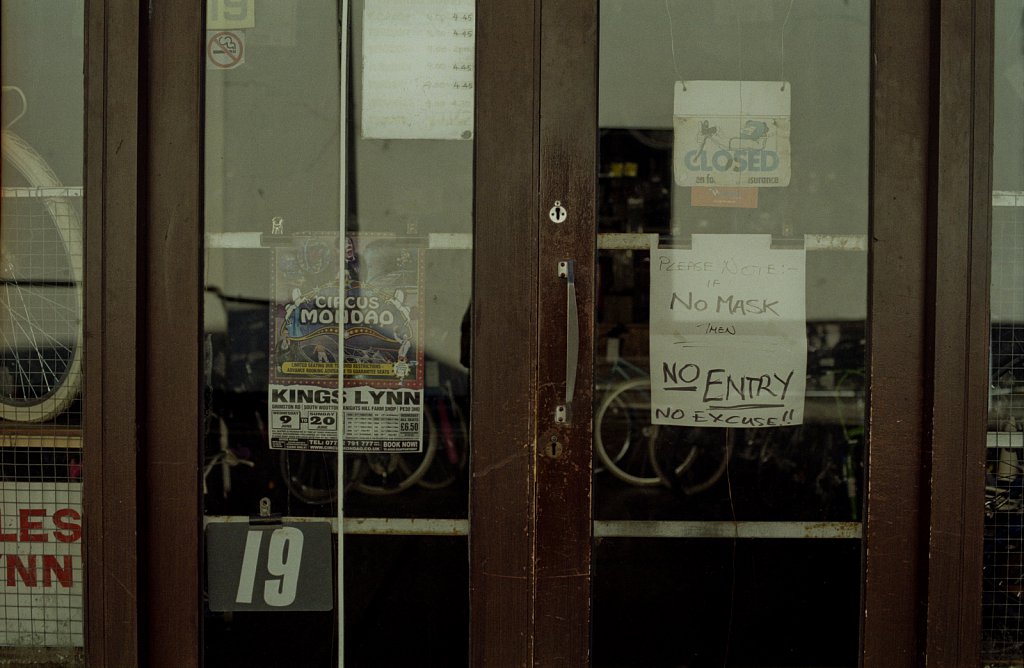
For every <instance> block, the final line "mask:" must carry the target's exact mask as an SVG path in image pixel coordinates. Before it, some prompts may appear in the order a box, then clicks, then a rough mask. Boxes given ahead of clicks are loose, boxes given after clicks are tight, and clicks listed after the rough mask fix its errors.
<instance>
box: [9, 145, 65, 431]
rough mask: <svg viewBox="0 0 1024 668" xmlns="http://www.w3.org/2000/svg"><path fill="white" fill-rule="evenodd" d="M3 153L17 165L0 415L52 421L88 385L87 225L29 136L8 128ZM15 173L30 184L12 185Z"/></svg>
mask: <svg viewBox="0 0 1024 668" xmlns="http://www.w3.org/2000/svg"><path fill="white" fill-rule="evenodd" d="M0 153H2V154H3V159H4V161H5V162H6V163H7V164H8V165H10V166H11V167H12V168H13V170H6V169H5V170H4V184H3V185H4V189H3V194H4V196H3V208H4V212H3V220H4V225H3V228H2V234H3V238H2V242H0V249H2V252H3V259H2V261H0V278H2V285H3V290H2V291H0V293H2V296H0V310H2V311H3V312H4V320H0V418H2V419H4V420H8V421H12V422H44V421H47V420H50V419H52V418H54V417H56V416H57V415H59V414H61V413H63V412H64V411H65V410H66V409H67V408H68V407H69V406H70V405H71V403H72V402H73V401H74V400H75V398H76V397H77V396H78V394H79V390H80V389H81V383H82V377H81V376H82V374H81V362H82V359H81V358H82V350H81V348H82V345H81V344H82V224H81V219H80V217H79V214H78V212H77V211H76V209H75V207H74V206H73V205H72V204H71V202H70V201H69V198H68V197H67V196H62V195H59V194H55V192H54V191H57V192H59V191H60V190H61V189H62V188H63V187H64V186H63V184H62V183H61V182H60V180H59V179H58V178H57V176H56V175H55V174H54V173H53V170H51V169H50V167H49V166H48V165H47V164H46V161H45V160H44V159H43V157H42V156H40V155H39V153H37V152H36V151H35V149H33V148H32V147H31V146H30V145H29V144H28V143H27V142H25V140H23V139H22V138H20V137H18V136H17V135H16V134H14V133H13V132H11V131H10V130H8V129H4V130H3V134H2V144H0ZM11 172H15V173H16V174H17V175H18V176H20V177H21V179H22V180H24V182H25V185H23V186H19V185H9V179H10V177H11V176H12V174H11ZM23 200H24V201H23ZM32 202H40V206H39V207H38V208H39V209H41V211H40V210H38V209H37V212H36V213H29V214H25V213H23V212H22V211H21V205H25V204H31V203H32ZM68 288H69V289H68ZM62 289H63V290H62ZM58 326H59V327H60V331H58Z"/></svg>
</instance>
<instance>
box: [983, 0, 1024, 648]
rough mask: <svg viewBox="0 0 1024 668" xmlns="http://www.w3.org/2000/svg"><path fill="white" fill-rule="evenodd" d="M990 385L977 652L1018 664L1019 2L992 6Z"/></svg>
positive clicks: (1021, 371)
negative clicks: (980, 625)
mask: <svg viewBox="0 0 1024 668" xmlns="http://www.w3.org/2000/svg"><path fill="white" fill-rule="evenodd" d="M994 42H995V54H994V55H995V72H994V75H995V76H994V90H995V105H994V115H993V120H994V128H993V134H994V142H993V155H992V188H993V193H992V293H991V317H992V322H991V336H992V339H991V344H992V346H991V368H990V372H991V378H990V380H991V384H990V390H989V420H988V439H987V445H988V448H987V452H988V468H987V475H986V480H985V491H986V499H985V511H986V512H985V544H984V564H985V566H984V567H985V571H984V572H985V577H984V585H983V586H984V589H983V592H984V593H983V602H982V610H983V622H984V623H983V626H984V632H983V636H982V653H983V656H984V658H985V659H986V660H991V661H999V662H1000V663H1002V662H1003V661H1006V662H1020V661H1021V660H1022V659H1024V603H1022V600H1021V585H1022V583H1024V565H1022V562H1021V559H1020V555H1021V553H1022V551H1024V538H1022V532H1021V529H1022V527H1024V522H1022V518H1024V515H1022V512H1024V504H1022V494H1021V482H1022V481H1024V477H1022V475H1021V473H1022V469H1021V465H1022V461H1024V459H1022V453H1024V449H1022V448H1024V440H1022V437H1024V434H1022V433H1021V429H1022V427H1024V127H1022V126H1021V119H1022V118H1024V3H1022V2H1020V0H1000V1H999V2H997V3H995V40H994Z"/></svg>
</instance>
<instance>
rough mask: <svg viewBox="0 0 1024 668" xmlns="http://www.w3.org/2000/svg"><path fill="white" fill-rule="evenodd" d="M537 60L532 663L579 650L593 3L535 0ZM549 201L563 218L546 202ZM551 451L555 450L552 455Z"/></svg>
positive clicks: (593, 150)
mask: <svg viewBox="0 0 1024 668" xmlns="http://www.w3.org/2000/svg"><path fill="white" fill-rule="evenodd" d="M542 7H543V11H542V17H541V19H542V27H541V54H542V57H541V69H540V93H541V109H540V202H539V211H538V216H539V217H540V221H541V222H540V230H539V232H540V267H539V270H538V271H539V274H538V282H539V291H540V303H539V315H540V318H539V323H538V327H539V330H538V334H539V337H540V342H539V368H538V372H539V374H538V386H537V388H538V389H537V392H538V397H537V424H538V425H539V427H538V434H539V442H538V444H537V458H536V466H537V556H536V562H535V569H536V577H537V584H536V606H537V607H536V615H535V619H534V624H533V633H534V643H535V647H536V654H535V657H534V665H536V666H585V665H588V663H589V657H590V644H591V643H590V633H589V631H590V591H591V590H590V574H591V546H592V535H591V533H592V532H591V527H592V526H593V524H592V522H591V497H592V489H591V480H592V475H591V461H592V454H591V453H592V450H591V447H592V446H591V444H592V443H593V431H592V415H591V413H592V399H593V385H594V379H593V349H594V341H593V333H594V303H595V300H594V284H595V281H594V271H595V264H596V239H597V235H596V232H597V224H596V210H595V207H596V201H597V195H596V187H597V183H596V175H597V3H595V2H593V1H592V0H556V1H548V2H544V3H543V5H542ZM556 201H558V202H561V205H562V206H563V207H564V208H565V209H566V210H567V212H568V218H567V219H566V220H565V222H563V223H558V224H556V223H553V222H552V221H551V220H550V218H549V217H548V211H549V210H550V208H551V207H552V206H553V205H554V203H555V202H556ZM562 260H571V261H572V262H573V263H574V274H575V284H576V285H575V292H576V299H577V316H578V322H579V336H578V340H577V341H576V342H575V343H576V344H578V346H579V354H578V359H577V363H578V366H577V373H576V378H575V394H574V396H573V397H572V403H571V405H570V412H569V419H568V421H567V422H565V423H558V422H556V418H555V409H556V407H557V406H559V405H561V404H564V403H565V387H566V382H567V378H566V367H567V352H566V348H567V345H569V344H570V343H573V342H570V341H567V340H566V338H567V335H566V318H567V316H569V315H570V314H569V313H568V312H567V303H568V296H567V289H566V288H567V284H566V280H565V279H563V278H559V276H558V263H559V262H560V261H562ZM553 453H554V454H553Z"/></svg>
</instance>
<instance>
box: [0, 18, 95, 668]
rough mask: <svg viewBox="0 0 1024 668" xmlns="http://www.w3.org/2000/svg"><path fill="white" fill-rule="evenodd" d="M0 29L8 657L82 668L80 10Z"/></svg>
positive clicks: (0, 496) (2, 607)
mask: <svg viewBox="0 0 1024 668" xmlns="http://www.w3.org/2000/svg"><path fill="white" fill-rule="evenodd" d="M0 31H2V34H0V64H2V76H0V80H2V84H3V98H2V108H0V119H2V123H3V136H2V153H3V167H2V170H0V173H2V180H3V183H2V186H3V189H2V204H3V209H2V213H0V517H2V518H3V521H2V526H0V542H3V544H4V546H5V549H4V553H5V557H4V563H3V572H2V575H0V581H3V582H5V583H6V586H5V587H3V588H2V590H0V619H2V620H3V624H0V654H2V655H3V656H4V658H5V659H7V660H9V661H11V662H13V663H16V664H29V663H47V664H52V665H65V666H74V665H82V664H83V661H84V655H83V645H84V629H83V615H84V610H83V608H84V600H83V592H84V582H83V580H84V578H83V576H84V568H83V561H82V522H83V517H82V402H81V396H82V366H81V362H82V347H83V339H82V320H83V318H82V281H83V275H82V234H83V224H84V223H83V218H82V217H83V208H82V195H83V187H82V165H83V154H84V120H83V112H82V110H83V107H84V79H83V76H82V72H83V67H84V58H85V43H84V42H85V40H84V3H82V2H56V1H41V2H28V1H13V2H4V3H3V5H2V6H0ZM55 34H59V35H61V39H60V40H54V39H53V35H55Z"/></svg>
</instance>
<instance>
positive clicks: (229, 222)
mask: <svg viewBox="0 0 1024 668" xmlns="http://www.w3.org/2000/svg"><path fill="white" fill-rule="evenodd" d="M455 4H459V6H460V8H461V7H462V5H464V4H465V3H461V4H460V3H455ZM346 11H347V14H346V13H345V12H346ZM421 11H422V10H420V9H416V8H415V7H413V6H411V5H409V6H407V5H402V6H401V7H395V6H387V5H385V4H381V3H372V2H371V3H369V4H364V3H363V2H351V3H347V5H346V4H342V3H336V2H331V1H316V2H301V3H300V2H269V1H263V0H255V2H248V3H246V2H228V1H226V0H224V1H222V2H219V3H211V4H210V6H209V7H208V23H210V25H209V28H210V29H209V30H208V32H207V69H206V144H205V153H206V173H205V180H206V181H205V185H206V233H207V235H206V286H207V289H206V309H205V344H206V381H207V392H206V395H205V396H204V398H203V400H204V402H205V408H206V426H207V437H206V443H205V444H204V449H205V458H206V467H205V470H204V471H203V475H204V482H205V485H204V490H205V493H204V507H205V514H206V520H207V539H208V544H210V543H209V541H211V535H212V534H211V531H213V532H216V533H218V534H219V533H221V532H224V534H225V536H226V537H222V536H220V535H218V536H216V537H215V538H216V540H217V541H219V542H217V545H220V546H226V547H221V548H220V551H221V553H219V554H217V555H214V554H208V555H207V568H208V570H207V576H208V580H210V584H209V586H208V593H209V594H211V595H215V598H216V600H217V602H216V603H214V604H211V607H209V608H208V609H207V610H206V611H205V613H206V617H205V619H206V621H205V638H206V661H207V665H235V664H236V663H239V662H243V661H244V662H245V663H246V664H247V665H282V662H286V663H288V664H289V665H303V666H325V665H337V652H338V645H337V638H338V605H337V601H336V600H333V601H330V602H329V607H330V608H331V609H327V610H325V609H306V607H305V606H306V602H305V599H304V598H303V596H304V595H303V594H302V592H303V591H304V589H303V586H304V585H303V578H304V577H307V576H306V575H304V574H306V573H309V572H314V571H315V572H316V573H317V574H318V575H317V576H316V577H317V578H318V579H317V584H318V586H319V588H320V589H321V590H324V589H326V590H328V591H335V590H336V585H337V582H336V580H337V577H338V573H337V564H336V561H337V551H338V549H339V540H338V533H337V524H338V521H337V518H338V515H339V505H343V508H344V513H343V515H344V521H343V522H342V527H343V531H344V534H345V535H344V539H343V541H341V544H340V548H341V550H342V552H343V555H344V572H345V578H344V582H343V587H344V591H345V600H344V606H343V607H344V621H343V630H344V634H345V637H346V639H347V642H346V645H345V657H346V660H348V661H352V662H356V663H358V665H412V664H414V663H415V662H416V661H417V657H421V656H422V654H421V652H422V651H423V650H424V648H429V649H430V651H431V652H432V653H433V654H432V655H433V656H434V657H435V659H436V660H439V661H441V662H442V663H444V665H461V664H464V663H465V661H466V656H467V655H468V619H467V613H466V608H467V601H468V570H467V565H466V562H467V559H466V550H467V542H466V537H465V534H466V531H467V528H466V527H467V522H466V521H465V518H466V517H467V508H468V473H467V471H468V469H467V463H468V457H469V426H468V425H469V419H468V411H469V396H468V392H469V371H468V368H467V363H468V354H467V353H468V345H469V340H468V337H469V335H470V333H469V329H468V323H467V322H466V318H465V316H466V313H467V310H468V307H469V302H470V295H471V284H470V268H471V262H470V261H471V251H472V243H471V198H472V151H473V142H472V125H471V120H472V115H471V113H470V115H469V121H470V124H469V126H468V127H466V128H462V129H460V131H459V135H458V136H456V137H455V138H450V139H449V138H443V139H442V138H414V137H410V136H406V135H403V134H402V133H401V132H400V131H399V130H398V129H396V124H400V123H399V121H401V119H399V118H397V117H398V116H400V115H401V114H400V113H399V112H397V111H392V112H391V113H390V114H385V113H383V112H382V109H386V107H387V105H388V101H387V99H384V101H383V102H382V101H381V95H382V90H383V91H388V90H391V91H394V90H395V89H396V88H400V87H401V86H402V85H408V81H406V82H405V83H404V84H403V83H401V82H399V81H398V80H399V79H401V77H402V75H401V74H400V73H395V72H392V75H393V76H392V78H391V79H387V77H382V75H381V61H380V58H381V57H382V55H383V56H384V57H385V60H386V59H387V58H391V59H392V60H391V61H387V62H385V63H384V65H383V68H384V70H385V71H388V68H389V67H390V68H391V70H397V69H399V68H400V66H401V65H402V63H403V62H408V59H409V57H410V52H411V50H414V49H415V48H417V47H416V44H415V43H414V42H410V41H409V40H408V39H406V40H405V41H403V39H401V38H402V37H403V35H404V36H406V37H408V34H409V32H408V31H410V30H411V31H413V32H415V30H416V23H417V21H419V19H420V18H423V20H424V21H425V22H426V23H430V24H431V25H433V24H432V22H434V23H436V22H444V21H456V22H461V23H463V24H464V23H469V25H470V26H472V25H473V21H474V18H473V7H472V4H470V5H469V8H468V9H465V8H462V11H461V12H460V13H459V17H457V18H455V19H452V18H451V16H450V15H449V14H445V15H443V16H442V15H437V16H435V15H433V14H432V15H431V16H428V17H419V16H418V14H417V12H421ZM439 11H440V10H439ZM435 14H436V12H435ZM463 15H465V16H466V17H468V18H465V17H464V16H463ZM346 17H347V18H346ZM367 24H368V25H367ZM435 27H436V26H435ZM429 37H430V35H427V37H424V36H423V35H420V36H419V37H418V38H417V39H421V40H422V39H426V40H427V42H430V39H429ZM435 37H436V36H435ZM433 44H434V45H435V46H438V44H437V42H436V40H435V41H434V42H433ZM462 44H463V49H464V50H463V52H461V54H460V55H461V57H462V59H463V60H467V59H468V62H469V63H472V55H473V39H472V30H470V31H469V34H468V35H463V36H462ZM467 44H468V50H465V49H466V45H467ZM440 46H441V47H444V48H450V47H451V44H440ZM403 59H404V60H403ZM459 62H462V61H459ZM374 68H377V69H374ZM411 69H415V68H411ZM367 72H369V73H370V74H369V75H367V74H366V73H367ZM406 74H408V72H407V73H406ZM421 74H422V73H421ZM459 74H460V76H461V77H462V78H461V79H460V80H461V81H465V80H467V77H468V81H469V82H470V87H469V88H468V89H465V90H468V91H469V98H468V99H469V102H470V105H471V104H472V85H471V82H472V71H471V70H469V71H468V72H464V71H459ZM368 82H369V83H368ZM396 82H397V83H396ZM463 97H465V93H463ZM367 100H370V101H369V102H367ZM399 108H401V105H397V104H396V105H395V106H394V109H399ZM470 109H471V107H470ZM435 120H436V119H435ZM444 121H445V119H442V120H441V121H437V123H435V124H441V125H444ZM413 125H414V126H415V125H416V123H415V122H414V123H413ZM421 126H422V122H421ZM421 129H422V128H421ZM462 132H468V133H469V134H468V136H462V134H461V133H462ZM413 134H416V133H415V132H414V133H413ZM342 221H343V222H342ZM339 368H343V369H344V374H345V381H344V386H343V387H341V388H339V381H338V372H339ZM339 405H340V410H341V411H344V422H345V425H346V426H345V430H346V431H345V433H346V438H345V439H344V440H345V443H344V447H345V450H346V454H345V455H344V456H343V462H342V466H340V467H339V465H338V455H337V434H338V421H339V418H340V415H339ZM339 471H340V480H339ZM264 500H265V501H264ZM261 503H262V505H261ZM267 507H269V514H270V515H273V516H275V517H276V519H275V521H277V520H279V521H281V522H283V523H284V524H283V526H284V527H298V529H297V530H298V531H300V533H301V531H304V530H303V529H302V526H300V525H303V526H305V525H318V526H323V522H327V523H332V524H333V529H329V531H333V534H332V537H331V539H330V541H329V546H330V547H329V549H328V550H327V551H326V552H317V553H315V554H314V553H313V552H311V548H310V546H311V545H313V544H314V543H313V542H311V541H313V540H314V538H315V537H313V536H312V535H311V534H304V535H303V536H302V537H301V538H299V534H297V533H294V532H292V533H290V534H287V535H286V534H281V536H282V537H280V538H275V537H274V535H273V534H272V533H271V532H266V533H265V534H264V536H263V537H262V538H259V539H257V538H253V537H252V536H253V533H254V531H253V530H252V529H249V530H248V533H247V532H246V531H242V532H241V533H239V534H238V536H237V537H235V538H232V537H231V536H230V535H228V534H230V529H225V528H224V527H230V526H231V525H232V524H237V523H239V522H246V521H247V520H248V518H249V517H250V516H255V515H259V514H260V513H261V509H267ZM411 519H416V520H417V522H416V523H411V522H410V521H409V520H411ZM318 523H319V524H318ZM289 530H290V529H289ZM435 534H440V535H435ZM247 540H251V541H256V542H257V544H258V546H257V547H255V548H253V552H252V554H253V555H254V556H253V557H252V560H251V564H252V566H253V567H254V568H255V571H254V572H255V576H254V578H255V579H252V580H246V577H249V576H247V575H246V574H247V573H249V571H247V570H245V565H244V564H246V563H250V562H245V554H246V552H245V549H246V546H247V545H248V543H246V542H245V541H247ZM275 540H277V543H276V545H277V547H276V548H275V547H274V546H275V542H274V541H275ZM316 540H319V539H316ZM232 541H234V542H232ZM297 546H298V547H297ZM275 549H277V550H278V552H276V553H275V552H273V551H274V550H275ZM267 550H270V551H271V552H270V553H268V552H267ZM297 550H300V551H297ZM229 553H230V554H229ZM275 554H276V555H277V558H276V559H277V560H276V561H274V559H275V557H274V555H275ZM296 554H301V569H300V566H299V565H298V564H299V562H298V561H297V560H298V559H299V557H297V556H295V555H296ZM307 560H309V561H307ZM307 569H312V570H307ZM214 572H216V573H223V572H226V573H228V578H227V579H228V580H229V582H228V584H227V585H224V586H222V585H221V584H215V583H213V582H212V576H211V573H214ZM293 573H294V580H289V578H292V577H293ZM243 581H246V582H248V583H249V584H247V585H246V587H242V585H241V583H242V582H243ZM292 581H294V582H297V583H298V584H297V585H296V589H295V591H296V592H297V593H296V594H295V596H294V597H293V600H287V597H284V598H285V599H286V600H285V604H284V605H281V604H280V602H278V603H275V602H274V601H275V600H279V599H280V598H281V597H279V596H278V594H279V593H280V592H278V593H276V594H274V595H273V596H270V597H269V598H268V597H267V596H264V595H263V593H262V592H263V591H264V590H263V589H262V587H263V585H264V583H265V582H266V583H271V584H272V587H284V588H286V589H287V587H288V585H289V583H290V582H292ZM218 582H219V580H218ZM236 582H238V583H239V584H237V586H238V587H241V588H239V589H238V590H237V591H238V592H242V593H239V594H238V596H239V597H240V598H242V599H244V601H243V604H244V605H242V606H241V607H238V599H237V598H234V597H235V595H236V589H235V588H234V587H236V584H235V583H236ZM250 585H251V586H250ZM225 587H227V590H226V591H222V590H224V589H225ZM243 590H244V591H243ZM268 591H269V590H268ZM273 591H274V592H277V590H276V589H274V590H273ZM243 593H244V596H243V595H242V594H243ZM329 598H330V597H329ZM335 599H336V596H335ZM224 601H226V603H225V602H224ZM275 605H276V606H277V608H276V609H274V610H270V609H268V608H272V607H274V606H275ZM309 605H313V604H309ZM224 607H227V608H232V607H234V608H236V609H234V610H224V609H222V608H224ZM215 608H218V609H215ZM438 614H442V615H445V616H446V618H448V619H450V620H451V624H450V625H449V626H448V627H447V631H446V633H445V634H441V635H438V634H434V633H431V632H430V629H429V628H428V627H427V626H425V625H423V624H422V623H421V622H417V621H416V620H422V619H425V618H429V617H433V616H436V615H438ZM396 631H397V632H400V633H401V634H402V637H403V638H405V639H406V641H405V642H402V643H395V642H394V641H393V639H394V634H395V632H396Z"/></svg>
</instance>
